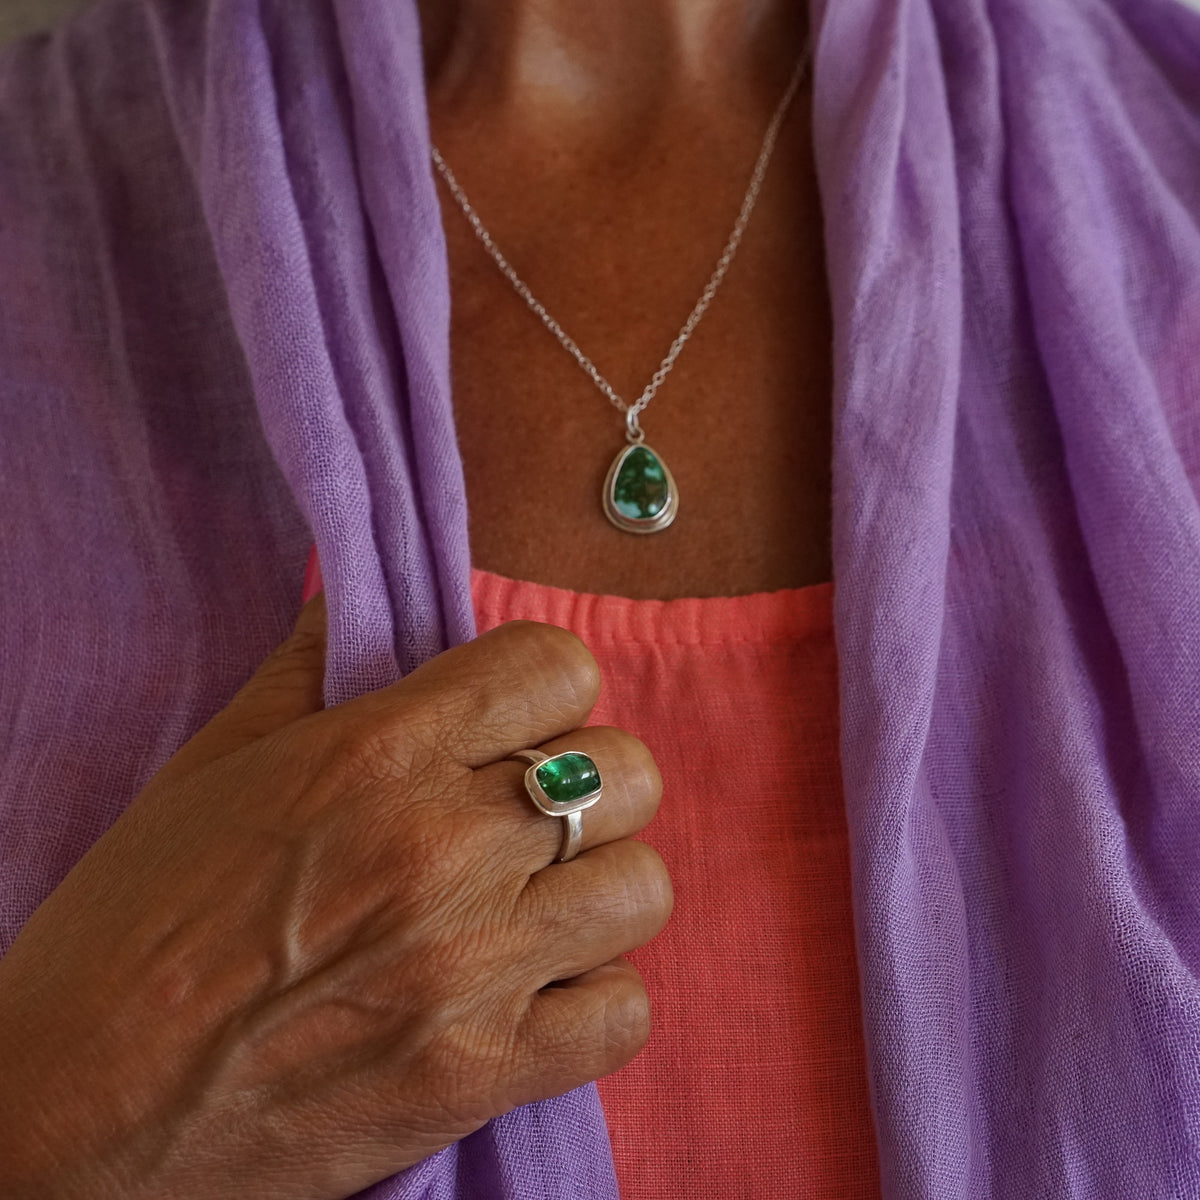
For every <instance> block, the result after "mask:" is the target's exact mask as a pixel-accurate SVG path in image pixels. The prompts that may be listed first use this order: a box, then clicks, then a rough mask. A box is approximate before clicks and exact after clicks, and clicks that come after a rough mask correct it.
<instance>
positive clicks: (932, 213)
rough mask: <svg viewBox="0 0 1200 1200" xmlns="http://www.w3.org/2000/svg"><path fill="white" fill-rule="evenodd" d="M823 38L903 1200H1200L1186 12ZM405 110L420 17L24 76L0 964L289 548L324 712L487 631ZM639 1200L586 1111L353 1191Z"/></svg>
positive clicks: (164, 5) (16, 121)
mask: <svg viewBox="0 0 1200 1200" xmlns="http://www.w3.org/2000/svg"><path fill="white" fill-rule="evenodd" d="M813 21H814V26H815V29H816V31H817V40H816V52H815V76H814V78H815V85H814V86H815V118H814V119H815V125H816V135H817V156H818V168H819V174H820V178H821V186H822V195H823V199H824V207H825V213H826V221H827V225H826V241H827V247H828V261H829V273H830V287H831V291H832V300H833V311H834V319H835V330H836V336H835V347H834V355H835V389H834V395H833V397H832V403H833V406H834V418H835V425H834V444H833V478H834V497H833V499H834V529H833V551H834V569H835V579H836V585H837V586H836V596H835V618H836V628H837V645H838V652H839V657H840V671H841V716H842V757H843V764H844V765H843V775H844V781H845V798H846V814H847V820H848V824H849V833H850V842H851V851H852V870H853V891H854V903H855V921H856V931H857V937H858V947H859V955H860V971H861V978H862V1002H863V1019H864V1023H865V1032H866V1042H867V1050H868V1058H869V1066H870V1085H871V1096H872V1101H873V1105H874V1113H875V1118H876V1125H877V1131H878V1139H879V1153H880V1159H881V1164H882V1176H883V1190H884V1194H885V1196H887V1197H889V1198H899V1197H905V1198H907V1197H923V1198H924V1197H928V1198H930V1200H967V1198H975V1197H1011V1198H1012V1200H1031V1198H1033V1197H1039V1198H1040V1197H1079V1198H1081V1200H1082V1198H1084V1197H1086V1198H1087V1200H1105V1198H1109V1200H1130V1198H1131V1197H1143V1196H1145V1197H1166V1196H1171V1197H1175V1196H1185V1195H1197V1194H1198V1193H1200V979H1198V977H1197V972H1198V971H1200V507H1198V505H1197V484H1198V483H1200V15H1197V14H1196V13H1194V12H1192V11H1190V10H1188V9H1186V8H1184V7H1183V6H1182V5H1180V4H1178V3H1176V2H1175V0H815V4H814V10H813ZM424 103H425V99H424V92H423V81H422V69H421V62H420V46H419V39H418V30H417V24H416V15H415V11H414V9H413V8H412V5H411V3H410V2H409V0H387V2H386V3H384V2H372V0H321V2H316V0H314V2H313V3H307V4H287V3H285V0H204V2H201V0H190V2H189V3H187V4H183V3H168V2H167V0H154V2H147V0H104V2H102V3H101V4H100V5H99V6H98V7H97V8H94V9H92V10H91V11H88V12H85V13H84V14H83V15H81V16H80V17H78V18H76V19H74V20H72V21H71V22H69V23H67V24H66V25H65V26H63V27H61V28H60V30H59V31H58V32H57V33H56V34H55V35H54V36H52V37H45V36H42V37H35V38H30V39H26V40H24V41H22V42H19V43H16V44H15V45H13V46H12V47H10V48H8V49H7V50H5V51H4V52H3V53H2V54H0V513H2V514H3V515H2V516H0V523H2V529H3V537H2V538H0V570H2V572H3V580H4V586H3V589H2V590H0V605H2V606H3V611H2V612H0V663H2V664H3V670H2V676H0V682H2V686H3V691H2V693H0V748H2V753H0V934H2V936H3V943H2V944H3V945H4V946H7V945H8V944H9V942H10V941H11V939H12V938H13V937H14V936H15V935H16V933H17V931H18V929H19V928H20V927H21V925H22V924H23V922H24V921H25V920H26V918H27V917H28V915H29V914H30V913H31V912H32V910H33V909H34V908H35V907H36V906H37V904H38V903H39V902H40V901H41V900H42V899H43V897H45V896H46V895H47V893H49V892H50V890H51V889H52V888H53V887H54V886H55V885H56V884H57V883H58V881H59V880H60V879H61V878H62V877H63V876H64V875H65V874H66V872H67V871H68V869H69V868H70V867H71V865H72V864H73V863H74V862H75V861H76V860H77V859H78V858H79V856H80V855H81V854H82V853H83V852H84V850H85V849H86V848H87V847H88V846H89V845H90V844H91V843H92V842H93V841H94V840H95V839H96V838H97V837H98V836H99V835H100V834H101V833H102V832H103V831H104V829H106V828H107V827H108V825H109V824H110V823H111V822H112V821H113V820H114V819H115V818H116V817H117V816H118V815H119V814H120V812H121V811H122V809H123V808H124V806H125V805H126V804H127V803H128V802H129V800H130V799H131V798H132V797H133V796H134V795H135V793H136V792H137V791H138V790H139V789H140V788H141V787H142V785H143V784H144V783H145V782H146V780H147V779H148V778H149V777H150V776H151V775H152V774H153V773H154V772H155V770H156V769H157V768H158V767H159V766H160V765H161V764H162V763H163V762H164V761H165V760H166V759H167V758H168V757H169V756H170V754H171V753H172V752H173V751H174V750H175V749H176V748H177V747H178V746H179V745H180V744H181V743H182V742H184V741H185V740H186V739H187V738H188V737H189V736H190V735H191V734H192V733H193V732H194V731H195V730H196V729H197V728H198V727H199V726H200V725H201V724H203V723H204V722H205V721H206V720H207V719H208V717H209V716H211V715H212V713H213V712H215V711H216V710H217V709H218V708H220V707H222V706H223V705H224V703H225V702H226V701H227V700H228V699H229V698H230V697H231V696H232V694H233V692H234V691H235V690H236V688H237V687H238V686H239V685H240V683H241V682H242V681H243V680H244V679H245V677H246V676H247V675H248V674H249V672H250V671H251V670H252V669H253V668H254V667H255V666H257V664H258V663H259V662H260V661H261V659H262V658H264V657H265V656H266V654H267V653H268V652H269V651H270V650H271V649H272V648H273V647H274V646H275V645H276V644H277V643H278V642H279V641H280V640H282V638H283V637H284V636H285V635H286V633H287V632H288V631H289V629H290V628H291V624H292V621H293V619H294V616H295V613H296V610H297V605H298V597H299V594H300V587H301V580H302V577H303V572H304V564H305V558H306V555H307V550H308V546H309V542H310V536H312V537H315V539H316V542H317V545H318V548H319V552H320V557H321V563H322V567H323V569H324V574H325V580H326V588H327V592H328V597H329V606H330V642H329V658H328V665H327V675H326V700H327V703H329V704H335V703H338V702H339V701H342V700H345V699H347V698H349V697H353V696H355V695H358V694H360V693H362V692H363V691H365V690H367V689H373V688H378V687H381V686H384V685H386V684H389V683H391V682H393V681H394V680H395V679H397V678H398V677H399V676H400V675H402V674H403V673H404V672H406V671H408V670H409V669H411V668H412V667H413V666H414V665H416V664H418V663H420V662H422V661H423V660H425V659H426V658H428V657H429V656H430V655H432V654H434V653H436V652H437V651H439V650H441V649H442V648H443V647H445V646H448V645H450V644H453V643H457V642H461V641H463V640H464V639H467V638H469V637H471V636H472V634H473V632H474V626H473V618H472V611H471V600H470V590H469V570H468V568H469V562H468V548H467V538H466V505H465V499H464V489H463V481H462V471H461V465H460V462H459V458H458V455H457V450H456V445H455V433H454V427H453V422H452V408H451V402H450V394H449V371H448V362H449V355H448V344H447V337H448V308H449V289H448V282H447V276H446V261H445V253H444V247H443V242H442V234H441V228H440V218H439V210H438V205H437V199H436V193H435V188H434V183H433V178H432V175H431V171H430V165H429V157H428V153H429V143H428V130H427V124H426V117H425V109H424ZM668 783H669V781H668ZM668 802H669V799H668ZM796 953H797V954H803V953H804V948H803V947H802V946H797V947H796ZM615 1190H616V1188H615V1182H614V1178H613V1170H612V1162H611V1156H610V1153H609V1148H608V1142H607V1136H606V1132H605V1127H604V1121H603V1115H602V1112H601V1109H600V1107H599V1104H598V1101H597V1097H596V1092H595V1089H594V1088H592V1087H589V1088H584V1089H581V1090H579V1091H577V1092H575V1093H573V1094H571V1095H569V1096H566V1097H563V1098H562V1099H558V1100H554V1101H550V1102H546V1103H543V1104H537V1105H532V1106H530V1107H528V1108H525V1109H521V1110H518V1111H516V1112H513V1113H511V1114H509V1115H508V1116H506V1117H503V1118H501V1119H499V1120H497V1121H494V1122H492V1123H491V1124H490V1125H488V1126H486V1127H485V1128H484V1129H482V1130H481V1131H479V1132H478V1133H476V1134H474V1135H472V1136H471V1137H469V1138H467V1139H465V1140H464V1141H463V1142H461V1143H459V1144H458V1145H456V1146H453V1147H450V1148H449V1149H447V1150H445V1151H443V1152H442V1153H440V1154H438V1155H436V1156H434V1157H433V1158H431V1159H429V1160H427V1161H425V1162H424V1163H421V1164H419V1165H418V1166H416V1167H414V1168H412V1169H411V1170H410V1171H407V1172H405V1173H404V1174H403V1175H401V1176H398V1177H396V1178H395V1179H392V1180H387V1181H384V1182H383V1183H380V1184H378V1185H377V1186H376V1187H374V1188H371V1189H369V1191H368V1193H365V1194H367V1195H369V1196H371V1197H373V1198H383V1197H405V1198H410V1197H430V1198H434V1197H437V1198H447V1200H448V1198H450V1197H485V1196H486V1197H506V1198H511V1200H517V1198H526V1197H528V1198H530V1200H532V1198H533V1197H539V1198H540V1197H562V1198H564V1200H566V1198H568V1197H570V1198H572V1200H575V1198H593V1200H599V1198H601V1197H611V1196H613V1195H614V1194H615Z"/></svg>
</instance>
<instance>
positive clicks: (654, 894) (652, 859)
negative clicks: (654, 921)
mask: <svg viewBox="0 0 1200 1200" xmlns="http://www.w3.org/2000/svg"><path fill="white" fill-rule="evenodd" d="M619 845H620V846H621V849H622V852H623V853H622V859H623V861H622V868H623V879H624V883H625V887H626V892H627V895H628V896H629V905H630V908H633V909H636V910H637V911H639V912H649V913H651V914H656V915H658V916H660V917H661V919H662V921H663V923H664V924H665V923H666V920H667V918H668V917H669V916H670V915H671V910H672V909H673V908H674V906H675V892H674V889H673V888H672V886H671V875H670V872H669V871H668V870H667V864H666V863H665V862H663V859H662V855H660V854H659V853H658V851H657V850H655V849H654V847H653V846H648V845H647V844H646V843H645V842H639V841H636V840H635V839H633V838H630V839H628V840H627V841H626V842H624V843H619Z"/></svg>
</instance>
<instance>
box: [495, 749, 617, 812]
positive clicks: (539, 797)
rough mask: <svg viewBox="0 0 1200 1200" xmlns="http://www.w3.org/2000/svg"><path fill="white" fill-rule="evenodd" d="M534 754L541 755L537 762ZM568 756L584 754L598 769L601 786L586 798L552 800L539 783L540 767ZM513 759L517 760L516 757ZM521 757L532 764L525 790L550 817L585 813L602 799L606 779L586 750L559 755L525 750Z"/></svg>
mask: <svg viewBox="0 0 1200 1200" xmlns="http://www.w3.org/2000/svg"><path fill="white" fill-rule="evenodd" d="M534 754H537V755H539V757H538V759H537V761H536V762H535V761H534V760H533V755H534ZM567 754H582V755H583V756H584V757H586V758H587V759H588V760H589V761H590V762H591V764H592V765H593V766H594V767H595V768H596V776H597V778H598V779H599V780H600V783H599V786H598V787H597V788H596V790H595V791H593V792H588V794H587V795H586V796H580V797H579V799H578V800H567V801H558V800H551V799H550V797H549V796H547V795H546V793H545V792H544V791H543V790H542V785H541V784H540V783H538V781H537V770H538V767H540V766H541V765H542V764H543V763H547V762H552V761H553V760H554V759H556V758H562V757H564V756H565V755H567ZM512 757H514V758H515V757H516V755H513V756H512ZM521 757H522V758H524V759H525V761H526V762H528V763H529V764H530V766H529V768H528V769H527V770H526V772H525V790H526V791H527V792H528V793H529V798H530V799H531V800H532V801H533V802H534V804H536V805H537V806H538V808H539V809H541V811H542V812H544V813H545V814H546V816H548V817H567V816H570V815H571V813H577V812H583V810H584V809H585V808H591V807H592V805H593V804H595V803H596V801H598V800H599V799H600V795H601V793H602V792H603V791H604V777H603V776H602V775H601V774H600V767H599V766H598V765H597V763H596V760H595V759H594V758H592V756H591V755H590V754H588V753H587V751H586V750H563V751H561V752H560V753H558V754H542V753H541V751H538V750H525V751H522V752H521Z"/></svg>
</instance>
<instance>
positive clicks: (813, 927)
mask: <svg viewBox="0 0 1200 1200" xmlns="http://www.w3.org/2000/svg"><path fill="white" fill-rule="evenodd" d="M472 593H473V596H474V602H475V611H476V616H477V619H478V624H479V630H480V632H481V633H482V632H483V631H484V630H487V629H491V628H493V627H494V626H496V625H499V624H501V623H502V622H504V621H508V620H514V619H516V618H518V617H520V618H528V619H532V620H537V621H548V622H550V623H552V624H555V625H561V626H563V627H565V628H567V629H570V630H572V631H574V632H575V633H577V634H578V635H579V636H580V637H581V638H583V640H584V642H585V643H586V644H587V645H588V647H589V648H590V649H591V651H592V653H593V654H594V655H595V657H596V659H597V661H598V662H599V664H600V668H601V672H602V678H603V684H602V690H601V695H600V701H599V703H598V704H597V705H596V708H595V710H594V712H593V714H592V717H591V718H590V720H589V724H597V725H619V726H621V727H622V728H624V729H628V730H629V731H630V732H631V733H634V734H636V735H637V736H638V737H640V738H641V739H642V740H643V741H644V742H646V744H647V745H648V746H649V747H650V749H651V750H652V751H653V753H654V756H655V760H656V761H657V763H658V766H659V769H660V770H661V772H662V776H663V801H662V805H661V807H660V809H659V812H658V815H657V816H656V817H655V819H654V821H653V822H652V823H651V824H650V826H649V827H648V828H647V829H646V830H645V831H644V832H643V833H641V834H639V835H638V836H639V837H640V838H642V839H643V840H644V841H647V842H649V843H650V844H651V845H652V846H654V847H655V849H656V850H658V852H659V853H660V854H661V855H662V857H663V859H664V860H665V862H666V864H667V867H668V869H669V870H670V872H671V879H672V882H673V884H674V888H675V911H674V913H673V915H672V917H671V920H670V922H669V923H668V925H667V927H666V929H665V930H664V931H663V932H662V933H661V934H659V936H658V937H657V938H655V939H654V941H652V942H651V943H650V944H649V945H648V946H644V947H642V948H641V949H639V950H635V951H634V952H633V953H632V954H630V955H629V958H630V959H631V960H632V961H633V962H634V963H635V965H636V966H637V967H638V969H639V970H640V971H641V973H642V976H643V978H644V979H645V981H646V985H647V988H648V990H649V992H650V998H651V1001H652V1004H653V1006H654V1009H653V1011H654V1024H653V1033H652V1034H651V1037H650V1041H649V1042H648V1043H647V1045H646V1047H645V1049H644V1050H643V1051H642V1053H641V1054H640V1055H638V1057H637V1058H635V1059H634V1060H633V1062H631V1063H630V1064H629V1065H628V1066H626V1067H625V1068H624V1069H623V1070H621V1071H618V1072H617V1073H616V1074H615V1075H610V1076H608V1077H607V1078H605V1079H602V1080H600V1083H599V1088H600V1095H601V1098H602V1100H603V1102H604V1109H605V1113H606V1115H607V1119H608V1126H609V1133H610V1136H611V1138H612V1146H613V1156H614V1159H615V1161H616V1167H617V1176H618V1180H619V1183H620V1187H621V1195H622V1197H623V1200H643V1198H645V1200H649V1198H651V1197H653V1198H655V1200H663V1198H666V1197H670V1198H671V1200H679V1198H684V1197H686V1198H687V1200H710V1198H711V1200H731V1198H733V1197H743V1196H753V1197H759V1196H787V1197H789V1200H802V1198H810V1197H811V1198H813V1200H816V1198H820V1200H827V1198H828V1197H831V1196H837V1197H839V1200H860V1198H870V1200H878V1197H879V1195H880V1186H879V1177H878V1166H877V1157H876V1149H875V1136H874V1129H873V1126H872V1121H871V1111H870V1102H869V1097H868V1092H867V1076H866V1057H865V1052H864V1047H863V1038H862V1026H861V1020H860V1010H859V993H858V973H857V965H856V959H855V949H854V934H853V927H852V922H851V910H850V886H849V857H848V851H847V843H846V825H845V815H844V810H843V803H842V793H841V777H840V772H839V761H838V752H837V751H838V723H837V659H836V653H835V648H834V642H833V617H832V599H833V585H832V584H828V583H826V584H818V585H815V586H813V587H807V588H799V589H791V590H786V591H779V592H771V593H760V594H756V595H749V596H735V597H715V598H709V599H685V600H669V601H660V600H629V599H626V598H624V597H619V596H600V595H592V594H588V593H580V592H571V591H566V590H564V589H562V588H555V587H548V586H544V585H541V584H533V583H527V582H520V581H516V580H511V579H506V578H504V577H502V576H499V575H494V574H491V573H488V572H485V571H479V570H474V571H472ZM306 595H307V591H306ZM584 819H585V820H586V815H585V818H584Z"/></svg>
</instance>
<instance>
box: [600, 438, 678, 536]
mask: <svg viewBox="0 0 1200 1200" xmlns="http://www.w3.org/2000/svg"><path fill="white" fill-rule="evenodd" d="M678 510H679V493H678V491H676V489H675V479H674V477H673V476H672V474H671V470H670V468H669V467H668V466H667V464H666V463H665V462H664V461H663V460H662V459H661V458H660V457H659V456H658V455H657V454H655V453H654V451H653V450H651V449H650V447H649V446H647V445H646V443H645V442H640V441H639V442H635V443H634V444H633V445H630V446H626V447H624V449H622V450H621V452H620V453H619V454H618V455H617V457H616V458H614V459H613V461H612V466H611V467H609V468H608V475H607V477H606V478H605V480H604V515H605V516H606V517H607V518H608V519H609V520H610V521H611V522H612V523H613V524H614V525H615V526H616V527H617V528H618V529H624V530H625V532H626V533H658V532H659V531H660V530H663V529H666V527H667V526H668V525H670V523H671V522H672V521H673V520H675V514H676V512H677V511H678Z"/></svg>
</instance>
